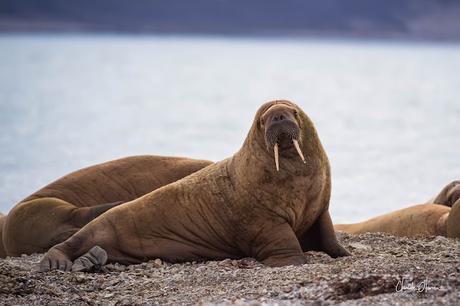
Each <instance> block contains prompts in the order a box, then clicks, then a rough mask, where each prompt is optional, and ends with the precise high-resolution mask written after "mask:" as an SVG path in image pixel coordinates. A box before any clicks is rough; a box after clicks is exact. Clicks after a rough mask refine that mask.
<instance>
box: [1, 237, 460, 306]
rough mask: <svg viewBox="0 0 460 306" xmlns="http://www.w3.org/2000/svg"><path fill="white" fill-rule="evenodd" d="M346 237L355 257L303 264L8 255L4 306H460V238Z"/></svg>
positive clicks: (320, 257)
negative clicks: (43, 266)
mask: <svg viewBox="0 0 460 306" xmlns="http://www.w3.org/2000/svg"><path fill="white" fill-rule="evenodd" d="M339 239H340V240H341V242H342V244H343V245H344V246H346V247H347V248H348V249H349V250H350V251H351V252H352V253H353V256H351V257H347V258H339V259H331V258H330V257H328V256H327V255H325V254H323V253H319V252H308V253H306V255H307V257H308V259H309V263H308V264H305V265H303V266H299V267H294V266H289V267H282V268H268V267H265V266H263V265H261V264H259V263H257V262H255V261H254V260H252V259H250V258H247V259H242V260H224V261H214V262H205V263H185V264H168V263H163V262H161V260H159V259H157V260H154V261H150V262H147V263H143V264H140V265H133V266H122V265H119V264H110V265H107V266H104V267H102V268H101V269H99V271H95V272H92V273H83V272H78V273H64V272H59V271H53V272H47V273H40V272H37V271H36V270H35V267H36V264H37V262H38V261H39V260H40V258H41V255H39V254H37V255H31V256H23V257H18V258H7V259H1V260H0V304H6V305H44V304H47V305H133V304H155V305H194V304H197V305H230V304H231V305H234V304H236V305H298V304H310V305H333V304H347V305H373V304H375V303H380V304H388V305H398V304H399V305H402V304H404V305H408V304H409V305H411V304H412V305H433V304H444V305H458V304H459V301H460V240H459V239H447V238H444V237H420V238H411V239H409V238H398V237H393V236H389V235H384V234H365V235H358V236H353V235H346V234H340V235H339ZM401 282H402V283H403V284H404V286H403V288H401ZM401 289H402V290H401Z"/></svg>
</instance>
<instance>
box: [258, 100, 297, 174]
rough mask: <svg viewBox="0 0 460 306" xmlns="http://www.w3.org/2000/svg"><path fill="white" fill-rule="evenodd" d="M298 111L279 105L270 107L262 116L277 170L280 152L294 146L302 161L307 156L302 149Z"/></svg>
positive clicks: (268, 144) (267, 143)
mask: <svg viewBox="0 0 460 306" xmlns="http://www.w3.org/2000/svg"><path fill="white" fill-rule="evenodd" d="M296 115H297V112H296V111H295V110H293V109H292V108H290V107H283V106H277V107H274V108H273V109H269V110H268V111H267V112H266V113H265V114H264V115H263V117H262V122H263V125H264V127H265V143H266V145H267V149H268V150H272V148H273V153H274V157H275V166H276V170H277V171H279V154H280V153H279V152H280V150H281V151H285V150H290V149H291V148H292V147H294V148H295V149H296V151H297V153H298V154H299V156H300V158H301V159H302V161H303V162H304V163H305V157H304V156H303V153H302V150H301V149H300V145H299V141H300V127H299V124H298V123H297V119H296Z"/></svg>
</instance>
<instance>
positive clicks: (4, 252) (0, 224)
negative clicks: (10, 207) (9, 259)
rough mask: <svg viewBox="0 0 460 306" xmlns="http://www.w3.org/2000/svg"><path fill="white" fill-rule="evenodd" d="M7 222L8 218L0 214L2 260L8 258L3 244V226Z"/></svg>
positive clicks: (0, 253) (0, 251)
mask: <svg viewBox="0 0 460 306" xmlns="http://www.w3.org/2000/svg"><path fill="white" fill-rule="evenodd" d="M5 220H6V216H5V215H4V214H2V213H0V258H4V257H6V250H5V247H4V246H3V242H2V232H3V224H5Z"/></svg>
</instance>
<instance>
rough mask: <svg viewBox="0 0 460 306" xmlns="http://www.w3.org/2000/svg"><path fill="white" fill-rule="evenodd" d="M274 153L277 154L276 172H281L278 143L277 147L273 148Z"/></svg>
mask: <svg viewBox="0 0 460 306" xmlns="http://www.w3.org/2000/svg"><path fill="white" fill-rule="evenodd" d="M273 151H274V154H275V166H276V171H280V161H279V156H278V143H275V146H274V147H273Z"/></svg>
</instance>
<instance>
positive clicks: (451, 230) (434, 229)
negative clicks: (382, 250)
mask: <svg viewBox="0 0 460 306" xmlns="http://www.w3.org/2000/svg"><path fill="white" fill-rule="evenodd" d="M334 228H335V229H336V230H338V231H344V232H347V233H350V234H361V233H366V232H384V233H389V234H392V235H395V236H417V235H425V236H428V235H430V236H447V237H460V181H454V182H452V183H450V184H449V185H447V186H446V187H444V188H443V190H442V191H441V192H440V193H439V195H438V196H436V197H435V198H433V199H432V200H430V201H429V202H428V203H427V204H420V205H415V206H410V207H407V208H404V209H401V210H397V211H394V212H391V213H388V214H384V215H381V216H377V217H375V218H372V219H369V220H366V221H363V222H359V223H354V224H336V225H334Z"/></svg>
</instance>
